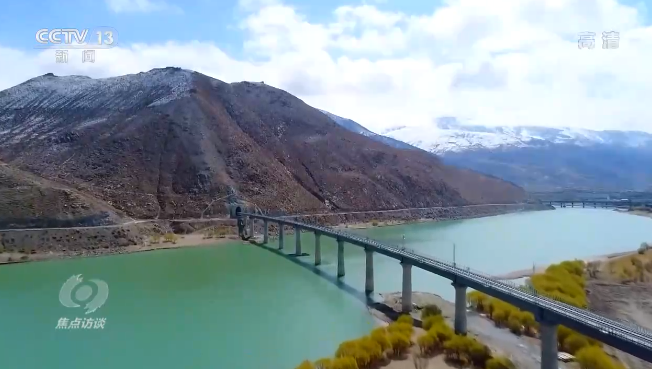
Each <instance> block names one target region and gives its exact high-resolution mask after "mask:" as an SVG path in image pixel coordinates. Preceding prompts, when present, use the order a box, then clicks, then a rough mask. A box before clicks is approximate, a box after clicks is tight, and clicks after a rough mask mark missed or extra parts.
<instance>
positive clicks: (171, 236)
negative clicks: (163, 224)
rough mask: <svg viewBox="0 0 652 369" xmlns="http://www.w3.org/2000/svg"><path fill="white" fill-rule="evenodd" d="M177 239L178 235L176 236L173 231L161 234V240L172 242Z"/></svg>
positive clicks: (175, 241)
mask: <svg viewBox="0 0 652 369" xmlns="http://www.w3.org/2000/svg"><path fill="white" fill-rule="evenodd" d="M178 239H179V236H177V235H176V234H174V233H166V234H165V235H164V236H163V242H172V243H177V240H178Z"/></svg>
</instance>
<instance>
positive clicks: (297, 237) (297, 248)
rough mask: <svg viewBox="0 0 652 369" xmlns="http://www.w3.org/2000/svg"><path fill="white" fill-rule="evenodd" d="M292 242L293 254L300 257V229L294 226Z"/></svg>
mask: <svg viewBox="0 0 652 369" xmlns="http://www.w3.org/2000/svg"><path fill="white" fill-rule="evenodd" d="M294 240H295V242H294V243H295V245H294V253H295V254H297V256H301V229H299V227H296V226H295V227H294Z"/></svg>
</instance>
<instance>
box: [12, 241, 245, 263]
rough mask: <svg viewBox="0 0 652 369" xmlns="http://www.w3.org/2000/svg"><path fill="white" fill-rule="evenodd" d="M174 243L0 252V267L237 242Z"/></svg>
mask: <svg viewBox="0 0 652 369" xmlns="http://www.w3.org/2000/svg"><path fill="white" fill-rule="evenodd" d="M178 237H179V238H178V239H177V241H176V243H171V242H163V241H161V242H159V243H151V242H149V241H148V242H145V243H144V244H140V245H129V246H125V247H121V248H106V249H97V250H82V251H68V252H63V251H59V252H57V251H50V252H47V253H35V254H23V253H19V252H2V253H0V265H3V264H15V263H24V262H32V261H45V260H54V259H70V258H77V257H93V256H104V255H115V254H131V253H135V252H147V251H155V250H167V249H179V248H185V247H195V246H206V245H220V244H225V243H228V242H237V241H238V240H239V238H238V237H237V236H233V235H231V236H227V237H224V238H205V237H204V235H202V234H188V235H178Z"/></svg>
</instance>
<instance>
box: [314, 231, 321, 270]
mask: <svg viewBox="0 0 652 369" xmlns="http://www.w3.org/2000/svg"><path fill="white" fill-rule="evenodd" d="M320 264H321V233H319V232H315V265H320Z"/></svg>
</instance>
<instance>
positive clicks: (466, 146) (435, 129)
mask: <svg viewBox="0 0 652 369" xmlns="http://www.w3.org/2000/svg"><path fill="white" fill-rule="evenodd" d="M382 134H383V135H385V136H387V137H391V138H394V139H396V140H400V141H403V142H406V143H408V144H411V145H413V146H416V147H419V148H421V149H424V150H427V151H430V152H432V153H435V154H443V153H446V152H462V151H467V150H478V149H498V148H504V147H536V146H547V145H551V144H569V145H576V146H593V145H613V146H624V147H632V148H638V147H647V146H650V147H652V135H651V134H649V133H645V132H636V131H593V130H589V129H582V128H548V127H534V126H515V127H508V126H498V127H487V126H481V125H473V124H464V123H460V122H458V121H457V120H456V119H455V118H453V117H443V118H439V119H437V120H436V121H435V123H434V124H433V125H431V126H426V127H423V126H419V127H408V126H400V127H394V128H390V129H388V130H386V131H384V132H383V133H382Z"/></svg>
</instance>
